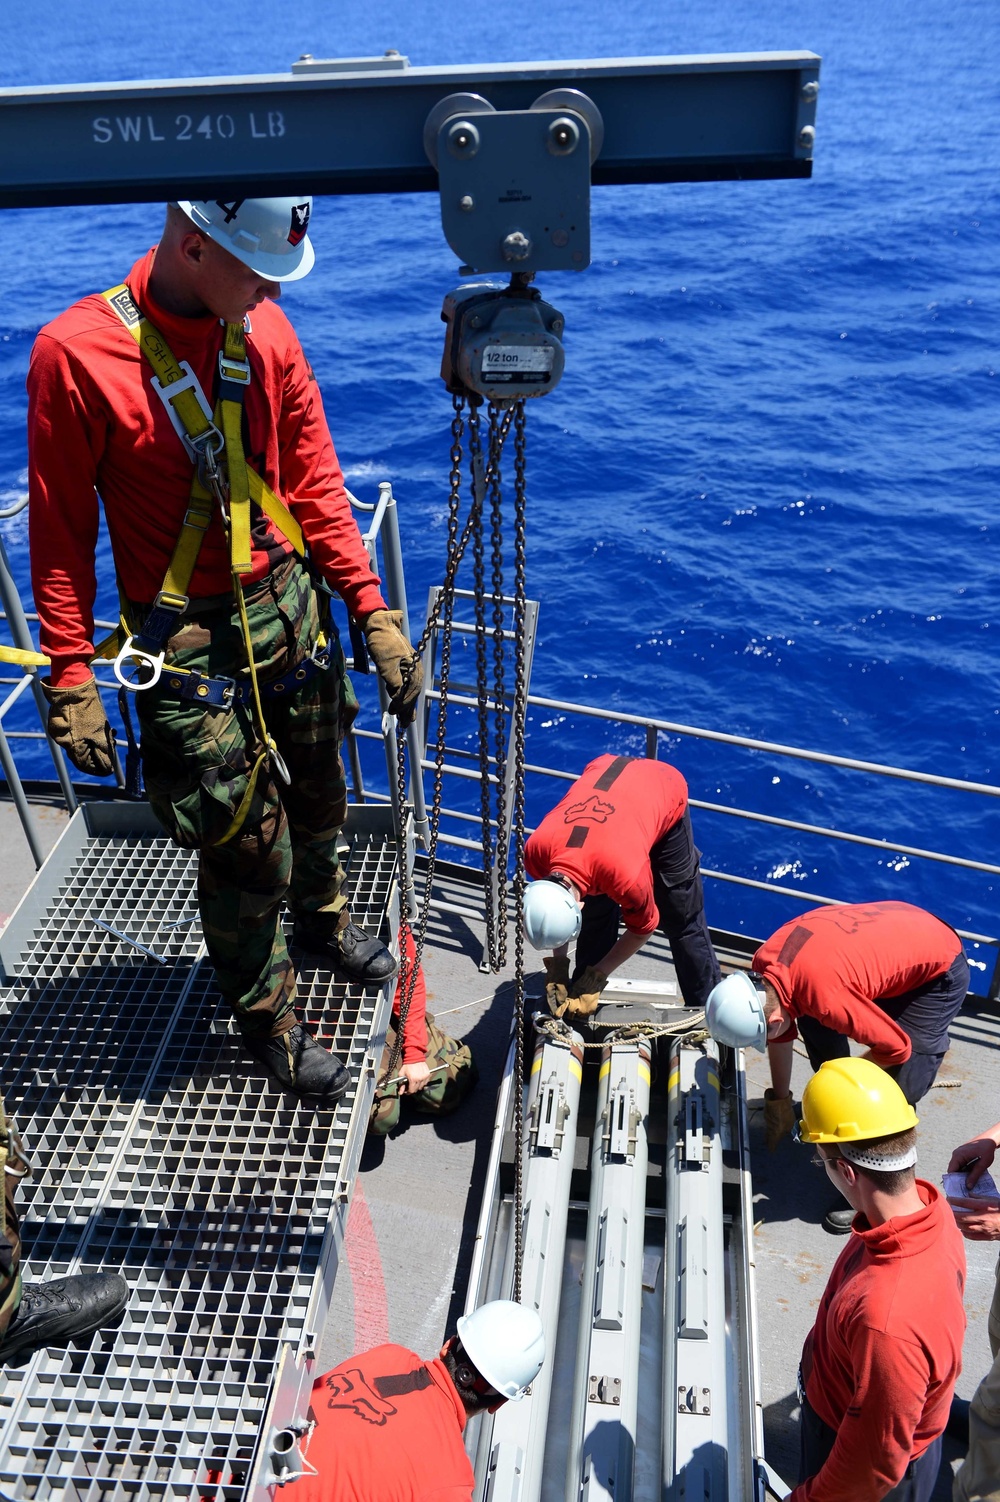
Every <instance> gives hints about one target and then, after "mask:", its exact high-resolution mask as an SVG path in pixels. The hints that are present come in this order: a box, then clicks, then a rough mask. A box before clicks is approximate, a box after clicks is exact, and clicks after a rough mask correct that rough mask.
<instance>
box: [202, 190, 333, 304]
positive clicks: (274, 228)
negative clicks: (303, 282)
mask: <svg viewBox="0 0 1000 1502" xmlns="http://www.w3.org/2000/svg"><path fill="white" fill-rule="evenodd" d="M312 205H313V201H312V199H311V198H310V197H309V195H308V194H303V195H302V197H301V198H231V199H229V200H226V199H223V198H200V199H198V200H196V201H194V202H192V201H190V200H189V199H178V202H177V207H178V208H179V209H182V210H183V212H184V213H185V214H186V215H187V216H188V218H189V219H190V220H191V223H192V224H193V225H194V227H195V229H199V230H201V232H202V234H203V235H207V236H208V238H209V239H210V240H214V241H215V243H216V245H221V246H222V248H223V250H228V251H229V254H230V255H231V256H235V257H236V259H237V260H238V261H242V262H243V264H244V266H249V267H250V269H251V271H256V272H257V273H258V275H259V276H263V277H266V278H267V280H268V281H269V282H297V281H298V280H299V278H300V277H303V276H308V274H309V272H310V271H311V270H312V268H313V262H314V261H315V259H316V255H315V252H314V251H313V248H312V241H311V240H310V239H309V236H308V235H307V234H306V231H307V230H308V228H309V216H310V214H311V213H312Z"/></svg>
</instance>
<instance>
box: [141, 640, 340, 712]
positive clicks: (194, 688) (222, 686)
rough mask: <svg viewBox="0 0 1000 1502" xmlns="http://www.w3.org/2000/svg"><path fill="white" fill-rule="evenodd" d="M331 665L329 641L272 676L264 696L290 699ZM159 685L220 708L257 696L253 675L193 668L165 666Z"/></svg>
mask: <svg viewBox="0 0 1000 1502" xmlns="http://www.w3.org/2000/svg"><path fill="white" fill-rule="evenodd" d="M329 666H330V647H329V644H328V645H327V646H325V647H322V648H320V649H319V650H318V651H314V652H313V654H312V656H311V657H306V658H304V659H303V660H302V662H300V663H297V664H296V666H295V667H294V668H289V669H288V672H287V673H282V675H281V677H280V678H272V679H271V680H270V681H269V682H268V683H260V684H259V687H260V692H261V697H262V698H264V699H281V698H287V697H288V696H289V695H290V694H294V693H297V692H298V691H299V689H300V688H304V687H305V685H306V684H307V683H308V682H309V681H310V679H312V678H315V676H316V674H317V673H324V672H326V670H327V669H328V668H329ZM156 687H157V689H158V691H159V692H160V693H161V694H165V695H166V697H167V698H169V699H181V700H182V701H185V702H190V703H192V704H204V705H206V706H209V705H211V706H213V707H214V708H216V709H232V708H234V707H235V705H237V704H246V703H247V702H248V701H249V700H250V699H251V698H252V697H253V685H252V683H251V681H250V679H249V678H240V679H239V680H237V679H236V678H222V677H212V676H210V675H209V674H208V673H199V672H197V671H194V670H192V669H190V668H184V669H183V670H178V669H177V668H173V669H171V668H166V667H165V668H164V669H163V673H162V675H161V677H160V681H159V683H158V684H157V685H156Z"/></svg>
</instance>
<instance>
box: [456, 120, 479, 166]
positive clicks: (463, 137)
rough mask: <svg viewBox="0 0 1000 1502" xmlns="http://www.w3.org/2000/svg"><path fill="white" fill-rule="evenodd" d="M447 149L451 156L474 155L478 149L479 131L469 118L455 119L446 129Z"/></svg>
mask: <svg viewBox="0 0 1000 1502" xmlns="http://www.w3.org/2000/svg"><path fill="white" fill-rule="evenodd" d="M448 150H449V151H450V152H451V154H452V156H463V157H469V156H475V154H476V152H477V151H478V150H479V132H478V130H477V129H476V127H475V126H474V125H473V124H472V121H471V120H456V121H455V123H454V125H452V126H451V128H450V129H449V131H448Z"/></svg>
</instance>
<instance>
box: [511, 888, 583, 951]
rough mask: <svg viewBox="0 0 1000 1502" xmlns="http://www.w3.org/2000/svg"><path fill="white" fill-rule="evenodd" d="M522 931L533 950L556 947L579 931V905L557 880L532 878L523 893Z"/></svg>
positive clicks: (580, 920) (572, 937)
mask: <svg viewBox="0 0 1000 1502" xmlns="http://www.w3.org/2000/svg"><path fill="white" fill-rule="evenodd" d="M523 917H524V933H525V937H526V938H527V940H528V943H529V944H531V945H532V946H533V947H534V948H535V949H558V948H559V945H560V944H568V943H569V941H570V939H575V938H576V936H577V934H578V933H579V932H580V924H581V923H582V921H583V915H582V913H581V910H580V904H579V903H578V902H577V900H576V898H575V897H574V896H573V894H572V892H568V891H567V890H566V888H565V887H564V886H560V884H559V882H557V881H533V882H531V883H530V885H529V886H528V890H527V891H526V892H525V894H524V911H523Z"/></svg>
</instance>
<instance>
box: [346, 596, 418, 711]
mask: <svg viewBox="0 0 1000 1502" xmlns="http://www.w3.org/2000/svg"><path fill="white" fill-rule="evenodd" d="M402 619H403V612H402V611H401V610H373V611H372V613H371V615H370V616H368V617H367V619H366V620H364V621H362V622H361V629H362V631H363V632H364V633H365V642H366V644H367V646H368V650H369V652H370V653H371V655H372V660H373V662H374V663H375V666H376V668H377V669H378V675H379V677H380V678H381V680H382V682H383V683H384V684H385V686H386V690H387V692H388V694H389V712H390V714H394V715H395V716H396V719H397V720H398V721H399V725H400V729H402V730H405V729H406V727H407V725H409V723H410V721H411V720H412V719H413V715H414V712H415V709H416V703H417V695H418V694H419V693H420V685H421V684H422V683H423V681H424V669H423V665H422V663H421V661H420V658H419V657H418V656H417V654H416V652H414V650H413V648H412V647H411V646H410V643H409V642H408V641H407V640H406V637H405V636H404V635H403V633H402V631H400V629H399V627H400V623H401V621H402Z"/></svg>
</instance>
